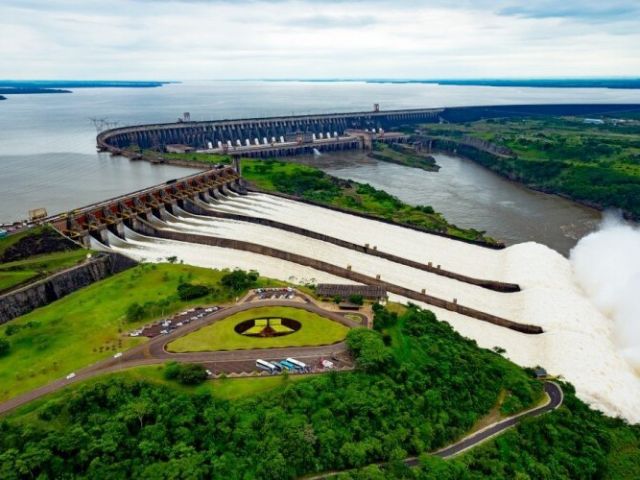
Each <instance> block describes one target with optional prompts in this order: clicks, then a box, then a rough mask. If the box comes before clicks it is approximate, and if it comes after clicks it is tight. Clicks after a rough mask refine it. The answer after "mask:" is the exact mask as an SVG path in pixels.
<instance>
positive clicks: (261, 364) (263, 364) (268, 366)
mask: <svg viewBox="0 0 640 480" xmlns="http://www.w3.org/2000/svg"><path fill="white" fill-rule="evenodd" d="M256 368H259V369H260V370H266V371H267V372H269V373H272V374H273V373H278V371H279V370H278V367H276V366H275V365H274V364H273V363H269V362H267V361H265V360H261V359H258V360H256Z"/></svg>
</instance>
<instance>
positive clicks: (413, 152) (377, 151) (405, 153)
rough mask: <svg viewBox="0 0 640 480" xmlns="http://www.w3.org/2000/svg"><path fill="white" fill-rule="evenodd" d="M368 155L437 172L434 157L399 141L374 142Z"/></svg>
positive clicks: (437, 167) (384, 160) (437, 168)
mask: <svg viewBox="0 0 640 480" xmlns="http://www.w3.org/2000/svg"><path fill="white" fill-rule="evenodd" d="M369 156H370V157H371V158H373V159H375V160H380V161H381V162H389V163H395V164H398V165H404V166H407V167H413V168H420V169H422V170H425V171H427V172H437V171H438V170H440V166H439V165H438V164H437V163H436V159H435V158H433V157H432V156H431V155H429V154H428V153H424V152H421V151H418V150H417V149H416V147H413V146H410V145H404V144H401V143H398V144H390V145H387V144H386V143H376V144H374V147H373V151H372V152H371V153H369Z"/></svg>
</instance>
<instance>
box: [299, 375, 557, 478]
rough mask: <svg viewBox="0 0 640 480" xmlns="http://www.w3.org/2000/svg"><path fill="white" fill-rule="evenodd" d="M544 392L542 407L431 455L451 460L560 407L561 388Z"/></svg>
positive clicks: (414, 462) (548, 386) (413, 460)
mask: <svg viewBox="0 0 640 480" xmlns="http://www.w3.org/2000/svg"><path fill="white" fill-rule="evenodd" d="M544 391H545V393H546V395H547V402H546V403H545V404H544V405H541V406H539V407H534V408H532V409H530V410H525V411H524V412H521V413H518V414H517V415H513V416H512V417H508V418H505V419H504V420H501V421H499V422H496V423H493V424H491V425H489V426H487V427H485V428H483V429H482V430H478V431H477V432H473V433H471V434H469V435H467V436H466V437H464V438H462V439H460V440H458V441H457V442H455V443H452V444H451V445H448V446H446V447H444V448H441V449H440V450H436V451H435V452H432V453H431V455H435V456H437V457H440V458H444V459H447V458H451V457H454V456H456V455H458V454H460V453H462V452H465V451H467V450H469V449H471V448H473V447H476V446H478V445H480V444H481V443H483V442H486V441H487V440H489V439H491V438H493V437H495V436H497V435H500V434H501V433H503V432H504V431H506V430H508V429H510V428H511V427H514V426H515V425H517V424H518V423H520V421H521V420H522V419H523V418H530V417H537V416H540V415H542V414H544V413H547V412H550V411H552V410H555V409H556V408H558V407H559V406H560V405H562V401H563V400H564V394H563V392H562V388H560V385H558V384H557V383H555V382H550V381H546V382H544ZM404 463H405V465H407V466H409V467H417V466H418V465H420V460H419V459H418V457H409V458H407V459H405V460H404ZM377 465H384V464H383V463H378V464H377ZM345 471H347V470H344V471H340V472H330V473H324V474H321V475H316V476H313V477H305V478H306V479H307V480H321V479H323V478H331V477H336V476H338V475H340V474H341V473H344V472H345Z"/></svg>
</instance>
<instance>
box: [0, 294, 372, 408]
mask: <svg viewBox="0 0 640 480" xmlns="http://www.w3.org/2000/svg"><path fill="white" fill-rule="evenodd" d="M270 306H272V307H294V308H300V309H302V310H306V311H308V312H312V313H316V314H318V315H321V316H323V317H327V318H330V319H332V320H334V321H336V322H339V323H342V324H343V325H346V326H348V327H352V328H353V327H359V326H361V325H360V324H358V323H357V322H354V321H352V320H349V319H348V318H345V317H344V316H342V315H340V314H338V313H335V312H330V311H328V310H324V309H322V308H321V307H318V306H317V305H315V304H313V303H302V302H295V301H287V300H261V301H259V302H247V303H241V304H237V305H233V306H231V307H228V308H224V309H221V310H218V311H217V312H214V313H212V314H211V315H208V316H207V317H205V318H203V319H202V320H199V321H194V322H192V323H189V324H187V325H184V326H182V327H180V328H177V329H176V330H174V331H173V332H171V333H170V334H168V335H160V336H158V337H155V338H153V339H151V340H150V341H149V342H146V343H144V344H142V345H139V346H137V347H135V348H132V349H131V350H128V351H126V352H124V353H123V354H122V356H121V357H119V358H113V357H110V358H107V359H105V360H101V361H99V362H97V363H94V364H93V365H90V366H88V367H86V368H83V369H82V370H78V371H77V372H76V376H75V377H74V378H72V379H69V380H67V379H66V378H62V379H59V380H56V381H54V382H51V383H49V384H47V385H44V386H42V387H40V388H37V389H35V390H31V391H29V392H26V393H24V394H22V395H19V396H17V397H14V398H12V399H10V400H7V401H6V402H4V403H2V404H0V415H1V414H3V413H6V412H8V411H10V410H13V409H15V408H17V407H20V406H22V405H24V404H26V403H29V402H31V401H32V400H35V399H37V398H40V397H42V396H44V395H47V394H49V393H53V392H56V391H58V390H60V389H61V388H64V387H66V386H67V385H70V384H72V383H76V382H80V381H82V380H87V379H89V378H92V377H95V376H97V375H102V374H105V373H111V372H116V371H119V370H123V369H126V368H131V367H138V366H144V365H156V364H162V363H165V362H167V361H170V360H175V361H177V362H195V363H203V364H205V365H206V366H207V367H208V368H209V369H211V370H212V371H213V372H214V373H217V372H222V371H224V372H243V371H245V372H248V371H252V370H255V361H256V360H257V359H258V358H262V359H264V360H277V359H279V360H281V359H283V358H287V357H295V358H299V359H301V360H305V359H306V360H307V361H308V363H313V362H314V361H316V360H317V359H319V358H321V357H331V356H338V355H342V354H344V353H345V352H346V351H347V347H346V345H345V343H344V342H338V343H334V344H332V345H322V346H317V347H290V348H270V349H264V348H261V349H254V350H229V351H216V352H194V353H171V352H168V351H167V350H166V346H167V344H168V343H170V342H172V341H173V340H175V339H177V338H179V337H182V336H184V335H186V334H188V333H191V332H194V331H196V330H199V329H200V328H203V327H205V326H207V325H211V324H212V323H214V322H217V321H219V320H223V319H225V318H227V317H229V316H230V315H233V314H235V313H239V312H243V311H245V310H249V309H252V308H257V307H270Z"/></svg>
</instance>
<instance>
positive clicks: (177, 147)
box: [165, 143, 195, 153]
mask: <svg viewBox="0 0 640 480" xmlns="http://www.w3.org/2000/svg"><path fill="white" fill-rule="evenodd" d="M165 150H166V151H167V153H189V152H193V151H194V150H195V149H194V148H193V147H190V146H189V145H183V144H181V143H171V144H169V145H167V146H166V147H165Z"/></svg>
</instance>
